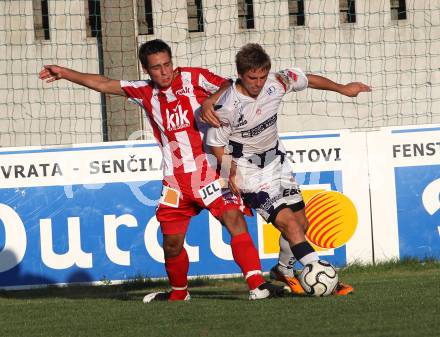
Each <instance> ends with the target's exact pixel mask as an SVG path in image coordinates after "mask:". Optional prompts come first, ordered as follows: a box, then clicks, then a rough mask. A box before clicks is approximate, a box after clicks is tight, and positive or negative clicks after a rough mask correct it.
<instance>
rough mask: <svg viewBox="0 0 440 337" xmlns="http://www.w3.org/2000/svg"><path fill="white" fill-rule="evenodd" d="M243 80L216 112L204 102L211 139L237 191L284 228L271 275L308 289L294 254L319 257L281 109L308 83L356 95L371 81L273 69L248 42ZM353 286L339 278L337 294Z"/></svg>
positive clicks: (240, 60)
mask: <svg viewBox="0 0 440 337" xmlns="http://www.w3.org/2000/svg"><path fill="white" fill-rule="evenodd" d="M236 66H237V72H238V80H237V81H236V82H235V83H234V84H233V85H232V86H231V87H230V88H228V89H227V90H226V92H225V93H224V94H223V95H222V96H221V98H220V99H219V100H218V102H217V107H218V110H217V111H216V113H217V116H215V115H212V113H211V112H210V111H209V104H211V102H210V101H208V102H205V103H204V104H203V109H204V110H205V109H208V110H207V111H204V112H203V113H202V120H205V121H209V122H211V123H212V124H213V125H214V126H216V127H214V128H210V129H209V130H208V135H207V137H206V142H207V144H208V145H209V146H210V147H211V149H212V152H213V154H214V155H215V156H216V158H217V160H218V161H219V162H220V163H221V166H222V171H223V173H222V175H223V176H225V175H226V177H228V179H229V185H230V188H231V190H232V191H233V192H235V193H240V194H241V196H242V197H243V200H244V201H245V203H246V204H247V205H248V206H250V207H252V208H254V209H256V210H257V212H258V213H259V214H260V215H261V216H262V217H263V218H264V219H265V220H266V221H268V222H270V223H272V224H273V225H274V226H275V227H276V228H278V229H279V230H280V232H281V234H282V235H281V237H280V255H279V261H278V264H277V265H276V266H274V267H273V268H272V270H271V277H273V278H275V279H278V280H280V281H283V282H285V283H287V284H288V285H289V286H290V288H291V289H292V291H293V292H295V293H303V292H304V291H303V289H302V287H301V285H300V284H299V281H298V280H297V278H296V277H295V274H294V270H293V264H294V261H295V259H296V260H298V261H300V262H301V263H302V264H303V265H306V264H307V263H310V262H312V261H316V260H318V259H319V257H318V255H317V253H316V252H315V250H314V249H313V247H312V246H311V245H310V244H309V243H308V242H307V240H306V238H305V232H306V230H307V227H308V221H307V218H306V216H305V212H304V202H303V199H302V195H301V191H300V189H299V187H298V185H297V184H296V182H295V179H294V178H293V176H292V172H291V167H290V164H289V163H288V162H287V160H286V155H285V154H286V151H285V149H284V147H283V144H282V143H281V141H280V139H279V136H278V129H277V114H278V109H279V106H280V103H281V100H282V98H283V97H284V95H286V94H287V93H289V92H292V91H300V90H304V89H306V88H307V87H309V88H315V89H322V90H332V91H336V92H339V93H341V94H343V95H346V96H350V97H354V96H357V95H358V94H359V93H360V92H366V91H370V90H371V89H370V87H369V86H367V85H365V84H363V83H359V82H353V83H349V84H347V85H342V84H337V83H335V82H333V81H330V80H329V79H327V78H324V77H321V76H317V75H305V74H304V73H303V72H302V71H301V70H300V69H298V68H291V69H286V70H282V71H279V72H276V73H270V68H271V62H270V58H269V56H268V55H267V54H266V52H265V51H264V49H263V48H262V47H261V46H260V45H258V44H247V45H245V46H244V47H242V48H241V50H240V51H239V52H238V54H237V56H236ZM352 291H353V287H352V286H350V285H345V284H342V283H340V284H339V285H338V287H337V289H336V294H339V295H346V294H348V293H350V292H352Z"/></svg>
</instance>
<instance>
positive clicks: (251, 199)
mask: <svg viewBox="0 0 440 337" xmlns="http://www.w3.org/2000/svg"><path fill="white" fill-rule="evenodd" d="M244 160H245V159H244V158H240V160H239V161H238V174H237V183H238V185H239V188H240V190H241V195H242V198H243V200H244V202H245V204H246V205H247V206H249V207H251V208H254V209H255V210H256V211H257V212H258V214H260V215H261V216H262V217H263V219H264V220H266V221H268V222H271V223H273V221H274V219H275V218H276V216H277V214H278V212H279V211H281V210H282V209H283V208H286V207H288V208H291V209H292V210H294V211H297V210H300V209H303V208H304V201H303V198H302V195H301V190H300V189H299V186H298V184H297V183H296V181H295V178H294V177H293V175H292V168H291V167H290V164H289V162H288V161H287V160H284V161H283V160H282V158H281V156H277V158H276V159H275V160H273V161H271V162H270V163H269V164H267V165H266V166H265V167H264V168H259V167H256V166H255V165H252V164H249V163H247V164H246V163H245V164H244V165H240V162H241V163H244Z"/></svg>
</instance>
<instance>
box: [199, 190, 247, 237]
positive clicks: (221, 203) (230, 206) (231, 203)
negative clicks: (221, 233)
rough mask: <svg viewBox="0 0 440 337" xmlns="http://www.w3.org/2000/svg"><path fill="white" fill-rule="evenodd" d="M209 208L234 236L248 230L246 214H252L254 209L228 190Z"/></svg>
mask: <svg viewBox="0 0 440 337" xmlns="http://www.w3.org/2000/svg"><path fill="white" fill-rule="evenodd" d="M207 208H208V210H209V211H210V212H211V214H212V215H213V216H214V217H216V218H217V219H218V220H219V221H220V222H221V223H222V224H223V225H224V226H225V227H226V228H227V230H228V231H229V233H230V234H231V235H232V236H235V235H238V234H241V233H245V232H247V224H246V220H245V219H244V214H246V215H252V211H251V210H250V209H249V208H248V207H246V206H244V205H243V201H242V200H241V198H239V197H237V196H235V195H233V194H232V193H231V192H227V193H224V194H223V195H222V196H220V197H218V198H217V199H216V200H214V202H212V203H211V204H210V205H209V206H208V207H207Z"/></svg>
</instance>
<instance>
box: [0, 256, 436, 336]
mask: <svg viewBox="0 0 440 337" xmlns="http://www.w3.org/2000/svg"><path fill="white" fill-rule="evenodd" d="M340 278H341V279H342V280H343V281H344V282H349V283H351V284H353V285H354V287H355V291H356V292H355V294H353V295H350V296H344V297H334V296H332V297H326V298H309V297H292V296H288V297H284V298H280V299H271V300H262V301H256V302H250V301H248V300H247V295H248V294H247V290H246V286H245V283H244V281H243V280H241V279H224V280H204V279H197V280H193V281H192V282H191V283H190V287H191V295H192V301H191V302H185V303H152V304H143V303H142V297H143V296H144V295H145V294H146V293H147V292H151V291H154V290H156V289H164V288H166V283H165V282H151V281H146V282H145V281H143V282H139V281H138V282H129V283H126V284H123V285H110V286H100V287H72V286H71V287H67V288H53V287H50V288H47V289H39V290H27V291H1V292H0V336H4V337H14V336H32V337H34V336H35V337H36V336H45V337H47V336H106V337H108V336H173V337H175V336H188V337H190V336H209V337H215V336H219V337H226V336H237V337H242V336H271V337H277V336H286V337H287V336H289V337H290V336H301V337H307V336H314V337H316V336H335V337H340V336H350V337H353V336H387V337H388V336H435V335H438V332H439V328H440V325H439V314H440V263H439V262H438V261H434V260H430V261H425V262H422V263H420V262H418V261H405V262H398V263H386V264H381V265H378V266H356V265H355V266H351V267H349V268H346V269H344V270H341V271H340Z"/></svg>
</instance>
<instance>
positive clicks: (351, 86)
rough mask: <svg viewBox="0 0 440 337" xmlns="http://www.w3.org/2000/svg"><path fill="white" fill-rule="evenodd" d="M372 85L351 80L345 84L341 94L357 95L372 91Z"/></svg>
mask: <svg viewBox="0 0 440 337" xmlns="http://www.w3.org/2000/svg"><path fill="white" fill-rule="evenodd" d="M370 91H371V87H370V86H368V85H366V84H364V83H362V82H351V83H348V84H346V85H344V86H343V89H342V92H341V94H343V95H345V96H348V97H356V96H357V95H359V94H360V93H361V92H370Z"/></svg>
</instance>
